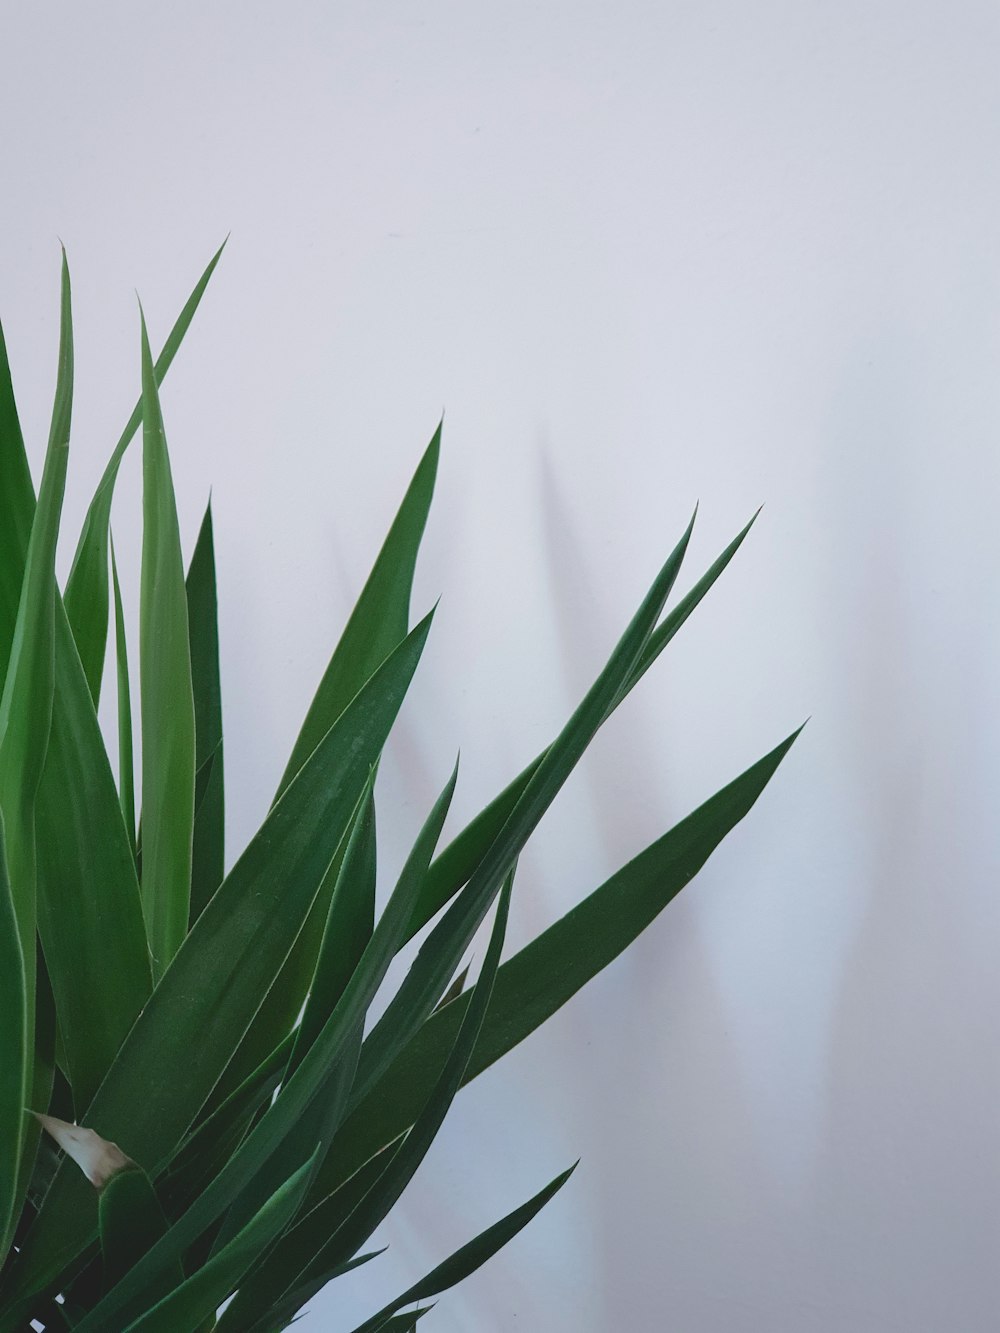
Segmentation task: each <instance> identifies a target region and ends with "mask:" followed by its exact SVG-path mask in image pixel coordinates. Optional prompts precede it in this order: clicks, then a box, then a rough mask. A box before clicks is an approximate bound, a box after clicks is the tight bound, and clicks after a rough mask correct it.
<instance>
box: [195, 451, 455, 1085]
mask: <svg viewBox="0 0 1000 1333" xmlns="http://www.w3.org/2000/svg"><path fill="white" fill-rule="evenodd" d="M440 445H441V427H440V426H438V429H437V430H436V431H435V432H434V435H433V438H432V439H431V442H430V444H429V445H428V446H427V449H426V450H425V452H424V455H423V458H422V459H421V461H420V463H419V465H418V467H417V470H416V472H415V473H414V475H413V479H412V481H411V482H410V485H409V487H408V489H407V492H406V495H405V496H404V497H403V502H402V504H401V505H400V507H399V511H398V512H397V514H396V517H395V519H394V521H393V524H392V527H391V528H390V530H389V533H388V536H387V537H386V539H385V542H384V543H383V545H382V549H381V551H380V552H379V554H378V557H377V559H376V561H375V564H374V566H373V568H372V571H371V573H370V575H369V576H368V581H367V582H366V583H365V586H364V588H363V589H362V592H361V595H360V597H359V598H358V601H357V605H356V606H355V608H354V610H353V611H352V613H351V616H350V619H349V620H348V622H347V625H346V627H345V629H344V632H343V634H342V635H341V637H340V641H339V642H338V644H337V647H336V648H335V649H334V652H333V656H332V657H331V659H330V662H329V665H328V666H327V669H326V671H325V673H324V675H323V679H322V681H321V682H320V685H319V688H318V689H317V691H316V696H315V698H314V699H313V701H312V704H311V706H310V708H309V712H308V714H307V716H306V719H305V721H304V723H303V725H302V730H301V732H300V733H299V736H298V739H297V740H296V742H295V746H294V749H293V751H292V755H291V758H290V759H289V761H288V766H287V768H286V769H285V774H284V776H283V778H282V780H281V784H280V786H279V788H278V790H279V793H280V791H282V790H283V788H284V786H285V784H286V783H287V782H288V781H289V779H290V778H291V777H292V775H293V774H294V773H295V772H296V770H297V768H298V766H299V765H301V763H302V762H303V761H304V760H305V759H306V757H307V756H308V755H309V753H310V751H311V749H312V747H313V746H314V745H315V744H316V740H317V739H318V737H319V736H320V735H322V732H323V730H325V728H327V727H329V726H330V725H331V724H332V723H333V722H334V721H335V720H336V718H337V716H338V715H339V713H340V712H341V711H342V710H343V709H344V708H345V707H346V705H347V704H348V702H349V701H350V700H351V698H353V696H354V695H355V694H356V693H357V691H358V690H359V689H360V688H361V686H362V685H363V684H364V682H365V681H366V680H367V679H368V677H369V676H370V675H371V673H372V672H373V671H374V670H375V668H376V667H377V666H378V665H379V663H380V662H381V661H383V659H384V658H385V656H386V655H387V654H388V653H389V652H390V651H391V650H392V649H393V648H394V647H395V645H396V644H397V643H399V641H400V640H401V639H402V638H403V636H404V635H405V634H406V629H407V624H408V616H409V603H410V595H411V589H412V584H413V571H414V566H415V564H416V559H417V551H418V549H419V546H420V539H421V536H422V535H423V531H424V526H425V524H426V521H427V512H428V509H429V507H430V503H431V497H432V495H433V491H434V479H435V476H436V474H437V466H438V456H439V454H440ZM336 874H337V867H336V865H333V866H331V867H330V873H329V874H328V875H327V878H326V881H325V883H324V884H323V887H322V889H321V890H320V893H319V894H318V895H317V898H316V902H315V904H314V906H313V909H312V911H311V912H310V914H309V919H308V920H307V922H306V925H305V928H304V930H303V931H302V933H301V935H300V936H299V938H298V939H297V940H296V942H295V946H294V948H293V949H292V952H291V954H290V955H289V957H288V960H287V962H286V963H285V966H284V967H283V968H282V970H281V974H280V976H279V977H278V979H277V980H276V982H275V984H274V985H273V986H272V987H271V990H270V992H269V993H268V996H267V998H266V999H265V1001H264V1003H263V1005H262V1006H261V1009H260V1012H259V1013H258V1015H257V1017H256V1019H255V1020H254V1023H253V1026H252V1027H251V1029H250V1031H249V1032H248V1033H247V1035H246V1038H245V1039H244V1042H243V1044H242V1046H241V1048H240V1050H239V1051H238V1052H237V1053H236V1055H235V1057H234V1059H233V1062H232V1065H231V1066H230V1068H229V1069H228V1070H227V1071H226V1077H225V1079H224V1080H223V1083H222V1084H221V1085H220V1088H219V1095H220V1096H225V1095H227V1094H228V1093H229V1092H231V1091H232V1089H233V1088H234V1087H236V1086H237V1085H238V1084H239V1082H240V1081H241V1080H242V1079H243V1078H245V1077H246V1076H247V1074H248V1073H250V1071H251V1070H253V1069H255V1068H256V1067H257V1066H258V1065H259V1064H260V1062H261V1061H262V1060H263V1059H264V1058H265V1056H266V1055H267V1053H268V1052H269V1051H271V1050H272V1049H273V1048H274V1047H275V1045H276V1044H277V1043H278V1042H279V1041H280V1040H281V1038H282V1037H283V1036H284V1035H285V1033H286V1032H287V1031H288V1030H289V1028H290V1027H291V1026H292V1024H293V1023H294V1022H295V1020H296V1018H297V1017H298V1015H299V1014H300V1013H301V1011H302V1006H303V1004H304V1003H305V998H306V995H307V993H308V990H309V984H310V981H311V979H312V975H313V971H314V970H315V967H316V959H317V957H318V954H319V948H320V942H321V940H322V937H323V930H324V927H325V924H326V914H327V909H328V907H329V904H330V895H331V893H332V892H333V886H334V883H335V881H336Z"/></svg>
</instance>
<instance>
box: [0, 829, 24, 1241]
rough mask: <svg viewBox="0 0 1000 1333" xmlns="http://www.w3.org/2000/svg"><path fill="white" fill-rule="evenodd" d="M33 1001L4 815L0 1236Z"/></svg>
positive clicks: (16, 1148) (15, 1153)
mask: <svg viewBox="0 0 1000 1333" xmlns="http://www.w3.org/2000/svg"><path fill="white" fill-rule="evenodd" d="M27 1079H28V1004H27V996H26V994H25V980H24V955H23V954H22V952H21V941H20V939H19V937H18V930H17V917H16V916H15V914H14V900H13V898H12V897H11V892H10V881H9V879H8V878H7V851H6V845H5V840H4V834H3V816H2V815H0V1235H2V1234H3V1233H4V1232H6V1230H7V1226H8V1223H10V1221H11V1216H10V1214H11V1209H12V1207H13V1205H14V1200H15V1197H16V1192H17V1173H18V1162H19V1159H20V1155H21V1140H22V1136H23V1132H24V1107H25V1103H26V1102H27V1098H28V1083H27Z"/></svg>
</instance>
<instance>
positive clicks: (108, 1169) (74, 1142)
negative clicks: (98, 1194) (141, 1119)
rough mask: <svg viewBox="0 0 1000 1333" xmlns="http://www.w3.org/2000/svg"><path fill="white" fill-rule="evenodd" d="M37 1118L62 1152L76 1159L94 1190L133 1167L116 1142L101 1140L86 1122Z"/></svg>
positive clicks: (46, 1116)
mask: <svg viewBox="0 0 1000 1333" xmlns="http://www.w3.org/2000/svg"><path fill="white" fill-rule="evenodd" d="M35 1119H36V1120H37V1121H38V1123H39V1124H40V1125H41V1127H42V1129H44V1130H45V1132H46V1133H47V1134H49V1135H50V1136H51V1137H52V1138H53V1139H55V1141H56V1143H58V1145H59V1147H60V1148H62V1150H63V1152H64V1153H65V1154H66V1156H67V1157H69V1158H70V1159H71V1160H72V1161H74V1162H75V1163H76V1164H77V1166H78V1167H79V1168H80V1170H81V1171H82V1172H83V1174H84V1175H85V1176H86V1178H87V1179H88V1180H89V1181H90V1183H91V1185H93V1187H94V1189H95V1190H102V1189H103V1188H104V1186H105V1185H106V1184H107V1183H108V1182H109V1181H110V1180H111V1179H112V1178H113V1177H114V1176H116V1175H117V1174H118V1173H119V1172H120V1171H124V1170H125V1169H126V1168H127V1167H131V1166H134V1165H135V1163H134V1162H131V1161H130V1160H129V1159H128V1157H126V1155H125V1154H124V1153H123V1152H122V1150H121V1148H119V1146H118V1144H117V1143H110V1142H109V1141H108V1140H107V1139H102V1138H101V1136H100V1134H96V1133H95V1132H94V1131H93V1130H92V1129H88V1128H87V1127H86V1125H71V1124H69V1123H68V1122H67V1121H65V1120H57V1119H56V1117H55V1116H51V1115H42V1114H41V1113H40V1112H38V1111H36V1112H35Z"/></svg>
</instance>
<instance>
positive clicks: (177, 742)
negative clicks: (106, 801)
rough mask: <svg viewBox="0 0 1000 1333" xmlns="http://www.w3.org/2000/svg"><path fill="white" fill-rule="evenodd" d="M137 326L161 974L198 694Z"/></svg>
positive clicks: (165, 469)
mask: <svg viewBox="0 0 1000 1333" xmlns="http://www.w3.org/2000/svg"><path fill="white" fill-rule="evenodd" d="M141 323H142V518H143V528H142V592H141V597H140V602H139V696H140V704H141V709H140V711H141V715H142V805H143V819H142V908H143V915H144V916H145V918H146V933H147V935H148V936H149V950H150V953H151V954H152V958H153V980H154V982H155V981H158V980H159V978H160V977H161V976H162V975H163V972H164V970H165V968H166V966H167V964H168V963H169V962H170V960H171V958H173V956H174V954H175V953H176V952H177V950H178V949H179V948H180V945H181V941H182V940H183V939H184V936H185V934H186V933H187V927H188V911H189V907H190V902H191V849H192V838H193V835H194V773H195V736H194V725H195V723H194V694H193V691H192V687H191V650H190V646H189V642H188V611H187V594H186V592H185V589H184V564H183V561H182V557H181V536H180V530H179V528H178V525H177V507H176V504H175V503H174V486H173V481H172V480H171V476H170V462H169V459H168V458H167V441H166V436H165V435H164V432H163V417H162V415H161V412H160V400H159V396H158V394H157V389H156V375H155V372H154V370H153V356H152V353H151V352H150V350H149V338H148V336H147V334H146V321H145V319H144V318H143V319H142V320H141Z"/></svg>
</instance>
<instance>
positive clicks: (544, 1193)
mask: <svg viewBox="0 0 1000 1333" xmlns="http://www.w3.org/2000/svg"><path fill="white" fill-rule="evenodd" d="M576 1167H577V1163H576V1162H574V1163H573V1165H572V1166H571V1167H570V1168H569V1170H568V1171H564V1172H563V1173H562V1174H561V1175H558V1176H556V1178H555V1179H554V1180H552V1181H550V1182H549V1184H548V1185H546V1186H545V1188H544V1189H541V1190H539V1191H538V1193H537V1194H536V1195H534V1196H533V1197H532V1198H530V1199H529V1200H528V1201H527V1203H522V1204H521V1206H520V1208H515V1209H514V1211H513V1212H511V1213H508V1214H507V1216H506V1217H503V1218H501V1219H500V1221H499V1222H495V1223H494V1224H493V1226H491V1227H489V1228H487V1230H486V1231H482V1232H480V1234H479V1235H478V1236H477V1237H476V1238H475V1240H470V1241H469V1242H468V1244H467V1245H463V1246H462V1247H461V1249H458V1250H456V1251H455V1252H454V1254H452V1255H449V1257H448V1258H447V1259H445V1261H444V1263H442V1264H438V1266H437V1268H434V1269H432V1270H431V1271H430V1272H429V1273H428V1274H427V1276H426V1277H424V1278H421V1280H420V1281H419V1282H415V1283H414V1284H413V1286H412V1287H408V1288H407V1290H406V1291H404V1292H403V1294H402V1295H401V1296H397V1297H396V1299H395V1300H394V1301H391V1302H390V1303H389V1304H388V1305H386V1306H384V1307H383V1308H382V1309H381V1310H380V1311H379V1312H378V1314H375V1315H372V1317H371V1319H366V1320H365V1322H364V1323H363V1324H359V1325H358V1327H357V1328H356V1329H355V1330H354V1333H375V1330H376V1329H381V1328H384V1327H385V1325H386V1322H387V1320H388V1318H389V1316H390V1315H393V1314H395V1313H396V1311H397V1310H399V1309H400V1308H401V1307H402V1306H404V1305H412V1304H413V1302H414V1301H422V1300H426V1299H427V1298H428V1297H429V1296H437V1295H438V1294H439V1293H440V1292H442V1291H447V1290H448V1288H449V1287H454V1286H456V1285H457V1284H458V1283H459V1282H463V1281H464V1280H465V1279H466V1278H467V1277H468V1276H469V1275H470V1274H471V1273H474V1272H475V1271H476V1269H477V1268H481V1267H482V1266H483V1264H484V1263H486V1261H487V1260H488V1259H492V1258H493V1256H494V1255H495V1254H496V1253H497V1251H498V1250H501V1249H503V1247H504V1246H505V1245H506V1244H507V1243H508V1241H511V1240H513V1239H514V1237H515V1236H516V1235H517V1233H518V1232H519V1231H521V1230H523V1229H524V1227H526V1226H527V1225H528V1223H529V1222H530V1221H531V1220H532V1218H533V1217H534V1216H535V1214H536V1213H539V1212H540V1211H541V1210H542V1209H543V1208H544V1207H545V1205H546V1204H547V1203H548V1202H549V1200H550V1199H551V1198H552V1196H553V1195H554V1194H557V1193H558V1191H559V1190H561V1189H562V1187H563V1185H565V1184H566V1181H567V1180H569V1178H570V1176H571V1175H572V1174H573V1172H574V1171H575V1170H576Z"/></svg>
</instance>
